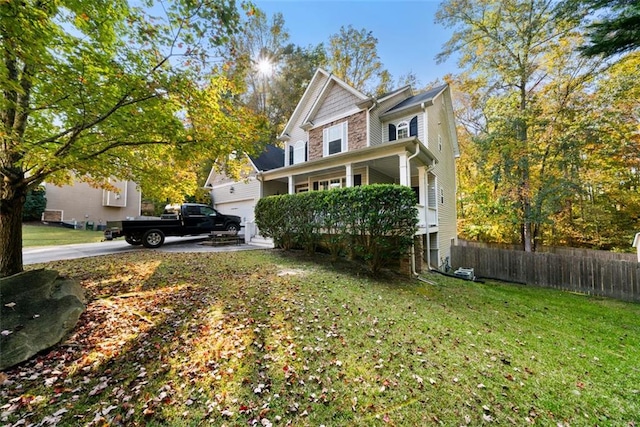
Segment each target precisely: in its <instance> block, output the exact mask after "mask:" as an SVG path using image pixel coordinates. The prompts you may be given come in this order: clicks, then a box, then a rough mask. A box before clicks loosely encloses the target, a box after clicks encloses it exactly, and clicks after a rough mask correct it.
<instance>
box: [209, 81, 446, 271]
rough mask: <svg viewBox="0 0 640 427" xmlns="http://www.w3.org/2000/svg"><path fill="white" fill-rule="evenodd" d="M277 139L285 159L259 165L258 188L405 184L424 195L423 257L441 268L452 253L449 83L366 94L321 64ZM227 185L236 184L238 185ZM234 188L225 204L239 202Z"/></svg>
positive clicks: (268, 190) (421, 209)
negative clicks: (280, 163) (274, 165)
mask: <svg viewBox="0 0 640 427" xmlns="http://www.w3.org/2000/svg"><path fill="white" fill-rule="evenodd" d="M279 139H280V141H282V142H283V143H284V147H285V149H284V165H283V166H282V167H277V168H271V169H263V170H262V171H261V172H258V173H257V174H256V176H255V180H254V181H252V182H255V184H254V185H255V186H256V188H258V189H256V190H254V191H255V193H254V194H258V192H259V194H260V197H265V196H269V195H273V194H286V193H289V194H294V193H299V192H304V191H319V190H327V189H331V188H338V187H351V186H358V185H366V184H375V183H395V184H400V185H406V186H409V187H411V188H413V189H414V191H415V192H416V195H417V197H418V200H419V204H418V210H419V218H418V232H417V236H419V239H418V243H419V244H418V245H417V246H418V247H417V249H418V252H421V253H422V255H423V256H422V259H423V260H424V261H426V262H428V263H429V264H430V265H431V266H433V267H437V266H438V265H440V264H441V263H442V260H443V259H444V258H445V257H449V256H450V247H451V244H452V241H454V240H455V239H456V220H457V218H456V178H455V176H456V175H455V159H456V158H457V157H458V156H459V148H458V140H457V136H456V130H455V122H454V116H453V107H452V101H451V92H450V88H449V86H448V85H446V84H445V85H441V86H438V87H435V88H433V89H430V90H428V91H426V92H422V93H418V94H414V93H413V91H412V89H411V87H410V86H405V87H403V88H400V89H398V90H396V91H393V92H391V93H388V94H385V95H382V96H380V97H368V96H366V95H365V94H363V93H361V92H359V91H357V90H355V89H354V88H352V87H350V86H349V85H347V84H346V83H345V82H343V81H342V80H340V79H339V78H337V77H336V76H334V75H332V74H329V73H327V72H326V71H324V70H322V69H318V70H317V71H316V73H315V74H314V76H313V78H312V80H311V82H310V83H309V85H308V86H307V89H306V91H305V93H304V94H303V96H302V99H301V100H300V102H299V103H298V105H297V107H296V109H295V111H294V112H293V115H292V116H291V118H290V119H289V121H288V123H287V125H286V126H285V128H284V131H283V132H282V134H281V136H280V137H279ZM228 185H229V189H230V188H231V187H233V188H234V189H235V188H236V185H239V184H228ZM229 193H230V194H227V197H226V198H225V200H224V203H225V205H226V207H227V209H226V210H227V211H230V210H231V209H232V206H233V205H234V203H240V202H241V200H240V199H239V198H238V199H236V198H234V197H233V196H234V193H232V192H229ZM235 200H238V202H236V201H235ZM254 205H255V203H254ZM221 210H222V209H221ZM229 213H233V212H232V211H230V212H229ZM249 216H250V215H249V214H247V217H249Z"/></svg>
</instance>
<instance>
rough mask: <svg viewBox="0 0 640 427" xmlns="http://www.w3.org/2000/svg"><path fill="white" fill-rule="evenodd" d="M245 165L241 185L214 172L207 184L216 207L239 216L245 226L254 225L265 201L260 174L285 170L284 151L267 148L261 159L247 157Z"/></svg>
mask: <svg viewBox="0 0 640 427" xmlns="http://www.w3.org/2000/svg"><path fill="white" fill-rule="evenodd" d="M244 162H245V164H244V166H245V167H244V168H243V173H242V178H241V179H240V180H239V181H236V180H233V179H231V178H229V177H227V176H226V175H225V174H224V173H221V172H218V171H217V170H216V169H215V168H212V169H211V172H210V173H209V176H208V177H207V181H206V182H205V188H207V189H208V190H209V192H210V194H211V199H212V201H213V206H214V207H215V208H216V209H217V210H218V211H220V212H222V213H224V214H229V215H237V216H239V217H240V218H241V219H242V222H241V225H242V226H244V225H245V224H246V223H253V221H254V219H255V215H254V209H255V207H256V203H257V202H258V200H260V197H262V183H261V182H260V181H258V179H257V176H258V174H259V173H262V172H265V171H269V170H272V169H278V168H282V167H283V166H284V150H283V149H282V148H280V147H276V146H274V145H267V146H266V147H265V149H264V150H263V151H262V152H261V153H260V154H259V155H257V156H246V157H245V158H244ZM273 194H276V193H273Z"/></svg>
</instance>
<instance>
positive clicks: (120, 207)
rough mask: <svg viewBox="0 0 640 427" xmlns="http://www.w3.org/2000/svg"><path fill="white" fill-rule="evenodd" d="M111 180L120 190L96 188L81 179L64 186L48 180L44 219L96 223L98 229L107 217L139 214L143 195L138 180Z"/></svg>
mask: <svg viewBox="0 0 640 427" xmlns="http://www.w3.org/2000/svg"><path fill="white" fill-rule="evenodd" d="M110 184H111V185H113V186H114V187H115V188H117V189H118V191H109V190H103V189H99V188H94V187H91V186H90V185H89V184H87V183H85V182H79V181H76V182H74V183H73V184H72V185H63V186H56V185H53V184H50V183H45V184H44V186H45V189H46V197H47V207H46V209H45V211H44V213H43V215H42V220H43V221H47V222H65V223H68V224H76V225H77V227H78V228H84V227H85V226H86V224H87V223H93V226H94V229H96V228H98V227H99V226H100V225H106V223H107V221H117V220H121V219H125V218H133V217H137V216H140V208H141V204H142V202H141V199H142V198H141V193H140V190H139V189H138V186H137V185H136V183H135V182H132V181H111V182H110Z"/></svg>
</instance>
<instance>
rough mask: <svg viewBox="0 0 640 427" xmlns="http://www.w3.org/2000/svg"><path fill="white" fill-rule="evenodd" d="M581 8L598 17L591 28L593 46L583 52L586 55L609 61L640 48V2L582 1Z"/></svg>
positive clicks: (590, 43) (588, 45)
mask: <svg viewBox="0 0 640 427" xmlns="http://www.w3.org/2000/svg"><path fill="white" fill-rule="evenodd" d="M578 7H587V8H589V9H591V10H592V11H594V12H595V13H597V14H598V16H597V19H596V21H595V22H593V23H592V24H590V25H589V26H588V27H587V29H588V36H589V43H588V44H586V45H584V46H582V47H581V48H580V50H581V51H582V52H583V53H584V54H585V55H587V56H596V55H603V56H605V57H609V56H613V55H617V54H621V53H625V52H630V51H633V50H635V49H637V48H638V47H640V3H638V2H637V1H636V0H582V1H578Z"/></svg>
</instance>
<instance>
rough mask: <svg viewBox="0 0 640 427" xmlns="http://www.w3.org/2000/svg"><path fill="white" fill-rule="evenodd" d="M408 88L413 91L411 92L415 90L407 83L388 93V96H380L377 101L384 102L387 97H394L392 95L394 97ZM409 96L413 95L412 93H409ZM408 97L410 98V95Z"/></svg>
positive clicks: (410, 91)
mask: <svg viewBox="0 0 640 427" xmlns="http://www.w3.org/2000/svg"><path fill="white" fill-rule="evenodd" d="M406 90H408V91H409V93H411V94H412V93H413V90H412V89H411V85H406V86H403V87H401V88H400V89H396V90H394V91H393V92H391V93H389V94H388V95H387V96H385V97H384V98H378V99H377V102H378V104H379V103H381V102H384V101H386V100H387V99H390V98H392V97H394V96H397V95H399V94H400V93H402V92H404V91H406ZM409 96H412V95H409ZM407 98H408V97H407Z"/></svg>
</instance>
